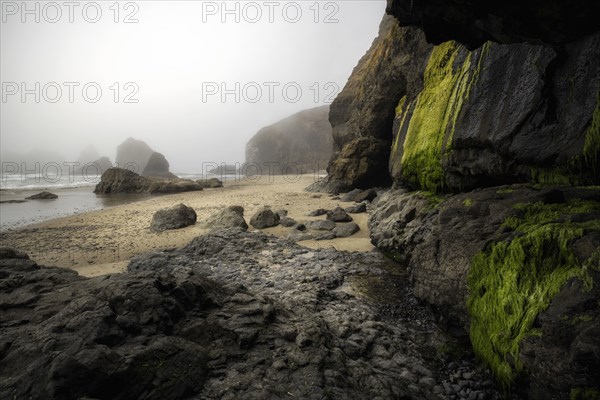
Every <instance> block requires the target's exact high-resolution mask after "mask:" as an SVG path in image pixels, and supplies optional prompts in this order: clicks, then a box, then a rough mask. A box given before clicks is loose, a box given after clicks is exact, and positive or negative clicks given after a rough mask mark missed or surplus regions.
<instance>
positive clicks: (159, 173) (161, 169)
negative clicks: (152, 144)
mask: <svg viewBox="0 0 600 400" xmlns="http://www.w3.org/2000/svg"><path fill="white" fill-rule="evenodd" d="M142 176H149V177H159V178H168V179H175V178H177V175H175V174H173V173H171V172H169V162H168V161H167V159H166V158H165V156H163V155H162V154H161V153H159V152H157V151H155V152H153V153H152V155H151V156H150V158H149V159H148V163H147V164H146V166H145V167H144V170H143V171H142Z"/></svg>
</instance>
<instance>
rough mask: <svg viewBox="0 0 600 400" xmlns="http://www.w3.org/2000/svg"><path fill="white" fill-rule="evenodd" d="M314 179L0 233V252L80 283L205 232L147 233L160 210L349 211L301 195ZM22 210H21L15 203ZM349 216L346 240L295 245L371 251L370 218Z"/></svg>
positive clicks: (169, 199) (142, 204)
mask: <svg viewBox="0 0 600 400" xmlns="http://www.w3.org/2000/svg"><path fill="white" fill-rule="evenodd" d="M314 179H315V178H314V176H313V175H306V176H302V177H299V178H298V179H296V180H294V181H291V180H290V179H286V178H284V177H280V176H278V177H262V178H260V180H259V181H248V180H239V181H228V182H225V187H223V188H217V189H206V190H204V191H201V192H189V193H182V194H173V195H164V196H156V197H151V198H149V199H147V200H142V201H137V202H134V203H128V204H121V205H117V206H113V207H111V208H107V209H103V210H97V211H91V212H85V213H81V214H77V215H73V216H69V217H64V218H58V219H53V220H50V221H44V222H41V223H38V224H34V225H29V226H27V227H24V228H20V229H13V230H9V231H5V232H2V233H0V246H3V247H13V248H16V249H18V250H21V251H24V252H26V253H27V254H29V255H30V257H31V258H32V259H34V260H35V261H36V262H38V263H40V264H43V265H55V266H59V267H67V268H72V269H74V270H76V271H77V272H78V273H80V274H81V275H85V276H96V275H104V274H109V273H115V272H121V271H123V270H124V269H125V268H126V266H127V263H128V261H129V260H130V259H131V258H132V257H133V256H135V255H137V254H142V253H146V252H150V251H158V250H165V249H170V248H178V247H182V246H184V245H186V244H187V243H189V242H190V241H191V240H192V239H193V238H194V237H196V236H198V235H201V234H203V233H206V230H205V229H202V228H200V225H199V223H196V225H193V226H189V227H187V228H183V229H178V230H170V231H165V232H161V233H157V232H153V231H151V230H150V229H149V226H150V221H151V220H152V216H153V214H154V213H155V212H156V211H158V210H160V209H162V208H166V207H171V206H174V205H176V204H179V203H184V204H186V205H187V206H190V207H192V208H194V210H195V211H196V214H197V215H198V222H200V221H202V220H204V219H206V218H208V217H210V216H211V215H213V214H215V213H216V212H218V211H219V210H221V209H222V208H224V207H226V206H230V205H241V206H243V207H244V209H245V213H244V217H245V219H246V221H247V222H249V221H250V217H251V216H252V215H253V214H254V213H255V212H256V211H257V210H258V209H259V208H260V207H262V206H264V205H268V206H271V208H272V209H273V210H279V209H285V210H288V216H289V217H291V218H294V219H295V220H296V221H298V222H305V221H309V220H318V219H324V218H325V217H324V216H321V217H307V216H306V215H307V214H308V213H309V212H310V211H313V210H315V209H318V208H325V209H332V208H335V207H336V206H337V205H340V206H342V207H347V206H349V205H351V204H352V203H344V202H341V201H339V200H333V199H332V198H331V197H332V196H330V195H328V194H315V193H309V192H305V191H304V188H305V187H307V186H308V185H310V184H311V183H313V182H314ZM19 205H23V204H15V206H19ZM352 217H353V218H354V221H355V222H356V223H357V224H358V225H359V226H360V229H361V230H360V231H359V232H357V233H356V234H354V235H353V236H351V237H350V238H344V239H334V240H326V241H314V240H309V241H303V242H300V244H302V245H304V246H307V247H312V248H315V249H318V248H325V247H330V246H333V247H335V248H336V249H338V250H346V251H370V250H372V249H373V246H372V245H371V243H370V241H369V232H368V229H367V220H368V215H367V214H352ZM249 229H250V230H252V229H253V228H252V227H250V228H249ZM288 229H289V228H283V227H281V226H278V227H275V228H269V229H264V230H263V231H264V232H265V233H270V234H273V235H276V236H285V235H286V234H287V230H288Z"/></svg>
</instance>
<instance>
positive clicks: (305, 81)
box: [0, 0, 385, 187]
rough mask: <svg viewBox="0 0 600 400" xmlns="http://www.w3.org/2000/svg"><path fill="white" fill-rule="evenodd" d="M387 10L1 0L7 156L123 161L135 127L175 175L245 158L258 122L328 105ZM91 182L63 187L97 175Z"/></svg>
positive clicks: (371, 5) (357, 5)
mask: <svg viewBox="0 0 600 400" xmlns="http://www.w3.org/2000/svg"><path fill="white" fill-rule="evenodd" d="M384 9H385V1H383V0H381V1H373V0H365V1H338V2H327V1H322V2H317V1H314V2H313V1H298V2H291V1H281V2H280V1H275V2H260V1H259V2H247V1H245V2H235V1H228V2H211V1H175V2H173V1H137V2H116V3H115V2H96V3H94V2H72V3H69V4H67V5H65V4H64V3H62V2H56V3H52V2H35V1H32V2H26V3H23V2H10V1H9V2H4V1H3V2H2V3H1V12H2V18H1V27H0V30H1V32H0V33H1V35H0V37H1V39H0V48H1V50H0V52H1V54H0V67H1V71H2V76H1V80H2V100H1V101H2V102H1V103H0V105H1V108H2V110H1V115H0V121H1V125H0V133H1V135H0V145H1V151H2V161H3V162H9V161H10V162H12V161H15V160H16V161H21V162H26V163H28V168H29V169H31V168H32V167H30V166H29V165H30V164H31V163H34V162H40V163H42V166H43V165H44V163H48V162H56V163H59V164H61V165H62V164H63V162H75V161H77V160H79V159H80V156H81V155H82V152H83V153H85V154H88V155H89V154H94V155H100V156H108V157H109V158H110V160H111V161H112V162H114V161H115V153H116V148H117V146H118V145H119V144H120V143H122V142H123V141H124V140H125V139H127V138H128V137H134V138H136V139H139V140H143V141H145V142H146V143H147V144H148V145H149V146H150V147H152V148H153V149H154V150H156V151H158V152H160V153H162V154H164V155H165V157H166V159H167V160H168V161H169V163H170V170H171V171H173V172H175V173H178V174H181V173H197V172H202V169H203V163H205V164H206V163H218V164H221V163H223V162H227V163H236V162H237V163H243V162H244V148H245V144H246V143H247V141H248V140H249V139H250V138H251V137H252V136H253V135H254V134H255V133H256V132H257V131H258V130H259V129H260V128H262V127H264V126H266V125H270V124H272V123H274V122H277V121H278V120H280V119H283V118H285V117H287V116H289V115H291V114H294V113H296V112H298V111H301V110H303V109H307V108H312V107H316V106H319V105H322V104H330V103H331V101H332V100H333V99H334V98H335V95H336V94H337V93H338V92H339V91H340V90H341V89H342V88H343V86H344V84H345V83H346V80H347V78H348V77H349V75H350V73H351V71H352V69H353V68H354V66H355V65H356V63H357V62H358V60H359V58H360V57H361V56H362V55H363V54H364V53H365V51H366V50H367V49H368V48H369V46H370V44H371V42H372V40H373V38H375V36H376V34H377V29H378V24H379V21H380V19H381V16H382V15H383V13H384ZM90 146H92V147H91V148H90ZM42 168H43V167H42ZM41 173H43V171H34V172H33V173H30V175H31V176H26V177H25V183H24V184H25V185H30V184H31V182H32V180H34V181H35V178H36V176H39V175H40V174H41ZM63 175H64V174H63ZM80 177H81V176H80ZM12 178H15V179H18V180H19V181H23V177H22V176H19V177H12ZM88 181H89V179H88V180H87V181H83V180H82V179H79V180H78V181H77V182H65V178H64V177H63V178H61V179H59V181H58V182H57V183H56V185H63V186H62V187H65V185H67V184H68V185H71V186H77V185H80V186H81V185H86V184H89V185H93V184H95V183H97V182H88ZM10 182H13V183H14V182H16V180H14V179H13V181H10ZM21 183H23V182H21ZM34 183H35V182H34ZM46 183H50V184H54V183H51V182H46ZM1 185H2V186H7V185H11V184H10V183H9V180H7V179H4V180H3V181H2V182H1ZM41 186H43V185H41ZM48 186H50V185H48Z"/></svg>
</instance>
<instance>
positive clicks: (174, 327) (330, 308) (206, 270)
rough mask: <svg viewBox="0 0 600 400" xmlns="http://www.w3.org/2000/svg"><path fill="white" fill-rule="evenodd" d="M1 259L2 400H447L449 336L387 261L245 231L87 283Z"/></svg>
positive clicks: (151, 257) (218, 235)
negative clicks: (444, 358) (442, 352)
mask: <svg viewBox="0 0 600 400" xmlns="http://www.w3.org/2000/svg"><path fill="white" fill-rule="evenodd" d="M1 254H2V255H3V257H2V259H1V260H0V288H1V290H2V294H3V295H2V296H1V297H0V309H2V313H0V338H1V339H0V340H1V342H0V349H1V352H0V356H1V357H2V366H3V368H2V369H0V398H29V397H32V398H97V399H126V398H140V399H181V398H207V399H217V398H218V399H234V398H235V399H256V398H269V399H280V398H293V397H295V398H303V399H313V398H314V399H321V398H335V399H337V398H372V399H395V398H416V399H432V398H444V397H445V396H446V391H445V389H444V382H445V381H447V380H448V379H449V377H450V373H451V371H450V370H449V369H448V368H447V367H446V366H445V364H444V363H443V362H441V361H440V359H439V357H438V356H437V354H438V351H437V350H436V349H439V348H442V347H443V346H445V345H446V344H447V342H448V339H447V338H446V336H445V335H444V334H443V332H441V331H440V330H439V329H438V328H437V326H436V325H435V324H434V323H433V316H432V314H431V312H430V311H429V310H428V309H427V308H425V307H423V306H422V305H420V304H419V303H418V302H417V301H416V299H415V298H414V297H413V295H412V294H411V290H410V287H409V284H408V280H407V279H406V272H405V271H404V270H403V269H402V268H400V267H399V266H398V265H397V264H394V263H391V261H389V260H388V259H386V258H385V257H383V256H382V255H380V254H379V253H345V252H338V251H336V250H334V249H322V250H320V251H316V250H311V249H307V248H303V247H301V246H298V245H296V244H294V243H293V242H290V241H286V240H283V239H277V238H274V237H272V236H267V235H265V234H262V233H256V232H254V233H248V232H246V231H244V230H242V229H240V228H235V229H228V230H222V231H218V232H215V233H212V234H210V235H205V236H201V237H198V238H196V239H194V240H193V241H192V242H191V243H190V244H189V245H187V246H186V247H184V248H183V249H181V250H173V251H165V252H158V253H152V254H148V255H144V256H140V257H137V258H135V259H134V260H132V261H131V262H130V264H129V266H128V270H127V272H125V273H122V274H116V275H109V276H103V277H96V278H90V279H88V278H83V277H80V276H78V275H77V274H76V273H74V272H72V271H69V270H66V269H59V268H46V267H39V266H37V265H36V264H35V262H34V261H31V260H28V259H26V258H24V256H23V255H21V254H17V253H11V252H10V251H2V253H1ZM388 283H389V284H388ZM390 284H393V285H392V286H390ZM374 285H375V286H374ZM377 285H379V286H377ZM385 288H387V289H385ZM385 290H387V292H386V291H385ZM383 293H389V294H390V295H389V296H383V295H381V296H378V295H377V294H383ZM391 294H393V295H391ZM482 379H483V378H482V377H481V376H479V375H477V374H475V375H474V376H473V377H472V379H471V381H472V382H474V383H473V385H475V383H477V382H479V381H481V380H482ZM465 387H466V386H465ZM466 388H467V389H468V387H466ZM465 393H466V391H465ZM494 393H495V394H494ZM488 394H489V396H488V398H493V397H494V396H497V395H498V393H497V392H493V391H491V389H490V390H489V393H488Z"/></svg>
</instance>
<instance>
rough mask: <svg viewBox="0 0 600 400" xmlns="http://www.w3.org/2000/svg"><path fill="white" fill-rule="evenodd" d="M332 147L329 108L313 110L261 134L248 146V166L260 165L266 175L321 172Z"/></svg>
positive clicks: (287, 119)
mask: <svg viewBox="0 0 600 400" xmlns="http://www.w3.org/2000/svg"><path fill="white" fill-rule="evenodd" d="M332 146H333V139H332V134H331V124H330V123H329V106H321V107H316V108H311V109H308V110H304V111H300V112H299V113H296V114H293V115H291V116H289V117H287V118H285V119H283V120H281V121H279V122H276V123H275V124H273V125H269V126H267V127H264V128H262V129H261V130H259V131H258V133H257V134H256V135H254V136H253V137H252V139H250V141H249V142H248V143H247V144H246V166H248V168H247V169H248V170H251V168H250V167H249V165H250V164H258V165H259V166H260V168H261V169H262V171H263V173H268V172H269V171H270V170H271V171H273V172H274V173H276V174H282V173H287V174H298V173H308V172H312V171H314V170H321V169H325V167H326V166H327V162H328V161H329V157H330V156H331V149H332ZM286 169H287V171H286Z"/></svg>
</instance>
